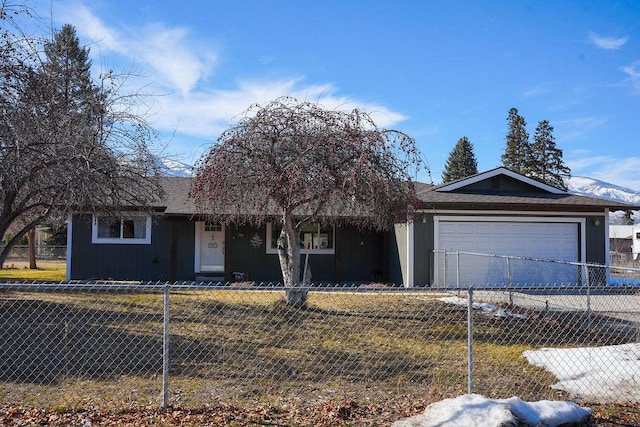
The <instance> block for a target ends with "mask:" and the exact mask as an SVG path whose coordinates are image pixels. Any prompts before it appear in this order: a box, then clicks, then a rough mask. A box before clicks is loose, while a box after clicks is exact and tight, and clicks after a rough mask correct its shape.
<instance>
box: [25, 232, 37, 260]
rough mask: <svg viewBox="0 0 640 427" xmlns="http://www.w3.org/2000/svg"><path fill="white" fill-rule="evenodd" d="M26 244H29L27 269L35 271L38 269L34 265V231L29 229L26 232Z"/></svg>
mask: <svg viewBox="0 0 640 427" xmlns="http://www.w3.org/2000/svg"><path fill="white" fill-rule="evenodd" d="M27 242H29V268H30V269H32V270H35V269H37V268H38V265H37V264H36V229H35V228H31V229H30V230H29V231H28V232H27Z"/></svg>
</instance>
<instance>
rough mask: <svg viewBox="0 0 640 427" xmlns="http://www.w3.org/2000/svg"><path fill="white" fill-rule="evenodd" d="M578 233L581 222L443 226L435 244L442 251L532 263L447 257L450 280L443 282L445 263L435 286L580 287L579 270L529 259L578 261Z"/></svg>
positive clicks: (457, 223)
mask: <svg viewBox="0 0 640 427" xmlns="http://www.w3.org/2000/svg"><path fill="white" fill-rule="evenodd" d="M578 230H579V224H578V223H577V222H509V221H455V220H452V221H446V220H445V221H439V226H438V234H437V242H436V248H437V249H439V250H446V251H460V252H469V253H474V254H493V255H507V256H512V257H521V258H529V259H509V260H508V261H507V259H506V258H503V257H489V256H479V255H468V254H460V255H456V256H454V257H452V256H450V255H448V256H447V257H448V260H447V263H446V269H447V274H446V276H447V277H446V278H445V277H442V275H443V274H444V262H443V260H441V264H442V265H440V266H439V268H438V269H436V276H437V279H436V281H438V280H440V281H443V280H445V279H446V283H447V285H453V284H465V285H474V286H482V285H492V286H495V285H500V286H503V285H531V286H533V285H541V284H542V285H549V284H564V285H566V284H576V283H577V281H578V269H577V267H575V266H567V265H566V264H561V263H544V262H540V261H532V260H530V258H534V259H538V260H552V261H578V260H579V258H580V249H579V238H578V236H579V232H578ZM458 263H459V266H458V265H457V264H458ZM457 275H459V276H460V277H459V278H458V277H457Z"/></svg>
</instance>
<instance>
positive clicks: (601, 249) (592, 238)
mask: <svg viewBox="0 0 640 427" xmlns="http://www.w3.org/2000/svg"><path fill="white" fill-rule="evenodd" d="M607 224H608V221H606V218H605V216H604V215H602V216H587V217H586V223H585V228H586V233H585V234H586V237H585V238H586V242H587V259H586V260H584V262H590V263H596V264H608V263H609V259H608V254H607V251H606V248H605V241H606V239H607V236H606V234H605V231H606V228H607Z"/></svg>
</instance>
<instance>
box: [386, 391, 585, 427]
mask: <svg viewBox="0 0 640 427" xmlns="http://www.w3.org/2000/svg"><path fill="white" fill-rule="evenodd" d="M590 415H591V409H588V408H582V407H580V406H578V405H576V404H575V403H573V402H563V401H549V400H541V401H539V402H531V403H527V402H524V401H522V400H521V399H520V398H518V397H511V398H509V399H500V400H495V399H487V398H486V397H484V396H481V395H478V394H466V395H463V396H459V397H456V398H453V399H445V400H442V401H440V402H436V403H432V404H431V405H429V406H428V407H427V408H426V409H425V411H424V413H423V414H420V415H416V416H415V417H411V418H407V419H405V420H400V421H396V422H395V423H393V425H392V427H436V426H438V427H467V426H468V427H500V426H505V425H514V426H515V425H518V423H521V425H522V424H524V425H529V426H545V427H555V426H559V425H562V424H568V423H579V422H584V421H586V420H587V419H588V418H589V416H590Z"/></svg>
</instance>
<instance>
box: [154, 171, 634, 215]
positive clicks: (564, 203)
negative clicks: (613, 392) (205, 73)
mask: <svg viewBox="0 0 640 427" xmlns="http://www.w3.org/2000/svg"><path fill="white" fill-rule="evenodd" d="M191 182H192V178H178V177H165V178H162V185H163V188H164V189H165V192H166V196H165V200H164V202H163V203H162V204H164V206H165V207H166V208H165V210H164V213H165V214H166V215H194V214H196V212H197V211H196V207H195V205H194V203H193V201H192V200H191V199H190V198H189V191H190V189H191ZM440 187H441V186H436V185H429V184H424V183H416V195H417V198H418V200H419V201H420V202H421V205H420V206H419V208H422V209H511V210H546V211H568V210H573V211H599V212H601V211H603V210H604V209H606V208H608V209H610V210H640V206H635V205H631V204H627V203H622V202H616V201H612V200H608V199H601V198H596V197H586V196H580V195H576V194H568V193H567V194H552V193H544V192H531V193H513V194H509V193H504V192H491V191H485V192H477V191H474V192H470V191H469V192H465V191H464V189H458V190H456V191H451V192H442V191H436V190H437V189H438V188H440Z"/></svg>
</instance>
